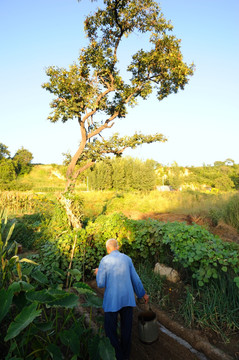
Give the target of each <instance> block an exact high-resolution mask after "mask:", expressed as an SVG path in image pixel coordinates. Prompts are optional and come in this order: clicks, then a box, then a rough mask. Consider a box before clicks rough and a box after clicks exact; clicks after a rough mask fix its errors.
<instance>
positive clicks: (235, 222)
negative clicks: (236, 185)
mask: <svg viewBox="0 0 239 360" xmlns="http://www.w3.org/2000/svg"><path fill="white" fill-rule="evenodd" d="M222 216H223V219H224V221H225V222H226V223H227V224H229V225H231V226H233V227H234V228H235V229H237V231H238V232H239V195H238V194H235V195H234V196H233V197H232V198H231V199H229V201H228V202H227V203H226V204H225V207H224V209H223V215H222Z"/></svg>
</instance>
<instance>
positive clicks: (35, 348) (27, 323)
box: [0, 269, 115, 360]
mask: <svg viewBox="0 0 239 360" xmlns="http://www.w3.org/2000/svg"><path fill="white" fill-rule="evenodd" d="M28 275H29V278H30V279H31V280H33V285H32V284H29V283H26V282H24V281H18V282H14V283H12V284H11V285H10V286H9V287H8V289H7V290H5V289H1V290H0V303H1V305H2V306H1V309H0V326H1V329H2V332H3V336H4V343H2V344H1V347H2V349H3V350H2V351H3V356H4V355H5V356H6V357H5V359H12V358H14V359H15V358H17V359H19V360H23V359H29V360H34V359H35V358H36V356H37V358H38V359H42V360H44V359H63V358H66V356H67V358H69V359H70V358H71V359H77V358H82V359H88V358H90V359H92V360H93V359H102V360H105V359H109V360H110V359H112V360H113V359H115V355H114V349H113V348H112V346H111V344H110V343H109V341H108V339H106V338H105V337H104V336H103V335H102V334H101V333H99V334H97V335H95V334H94V333H93V331H92V329H91V328H86V327H85V325H84V322H83V318H82V317H79V316H77V315H76V314H75V313H74V312H73V309H74V308H75V307H76V306H77V304H78V301H79V299H78V296H77V295H75V294H73V293H69V292H66V291H64V290H61V289H60V288H59V287H58V288H50V287H48V283H47V282H48V280H47V278H46V277H44V275H43V274H42V273H41V272H40V271H39V270H35V269H34V270H32V273H31V274H29V273H28ZM43 283H44V284H43ZM81 287H82V288H84V287H85V284H80V283H78V285H77V291H78V292H80V293H81V291H80V288H81ZM88 296H89V298H88V299H87V304H86V305H87V306H91V307H95V306H97V299H98V298H97V296H96V295H95V293H94V292H93V291H92V290H91V289H90V288H89V289H88ZM11 309H13V310H11ZM2 341H3V339H0V343H1V342H2Z"/></svg>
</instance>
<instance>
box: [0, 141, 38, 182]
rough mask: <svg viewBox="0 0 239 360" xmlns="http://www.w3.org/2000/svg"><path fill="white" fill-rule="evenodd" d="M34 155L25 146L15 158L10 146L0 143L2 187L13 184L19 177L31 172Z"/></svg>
mask: <svg viewBox="0 0 239 360" xmlns="http://www.w3.org/2000/svg"><path fill="white" fill-rule="evenodd" d="M32 159H33V155H32V153H31V152H30V151H28V150H27V149H25V148H24V147H23V146H22V147H21V148H20V149H18V150H17V151H16V153H15V155H14V156H13V157H11V153H10V151H9V150H8V146H6V145H5V144H3V143H0V186H1V188H2V187H4V185H6V184H8V183H10V182H13V181H14V180H16V179H17V178H18V177H20V176H21V175H24V174H28V173H29V172H30V171H31V166H32V164H31V161H32Z"/></svg>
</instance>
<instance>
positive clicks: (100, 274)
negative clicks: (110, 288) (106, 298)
mask: <svg viewBox="0 0 239 360" xmlns="http://www.w3.org/2000/svg"><path fill="white" fill-rule="evenodd" d="M95 275H96V282H97V286H98V287H99V288H104V287H105V275H106V274H105V269H104V264H103V261H102V260H101V262H100V265H99V268H96V269H95Z"/></svg>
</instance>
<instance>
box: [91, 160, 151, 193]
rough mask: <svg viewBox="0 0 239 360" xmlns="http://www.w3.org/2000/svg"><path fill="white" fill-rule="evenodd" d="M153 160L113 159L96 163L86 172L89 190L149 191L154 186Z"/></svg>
mask: <svg viewBox="0 0 239 360" xmlns="http://www.w3.org/2000/svg"><path fill="white" fill-rule="evenodd" d="M155 164H156V162H155V161H154V160H146V161H145V162H143V161H141V160H139V159H133V158H130V157H127V158H114V159H107V160H105V161H100V162H98V163H97V164H96V165H95V166H94V168H92V170H88V172H87V183H88V188H89V189H90V190H112V189H114V190H126V191H130V190H140V191H150V190H153V189H154V188H155V185H156V173H155Z"/></svg>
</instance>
